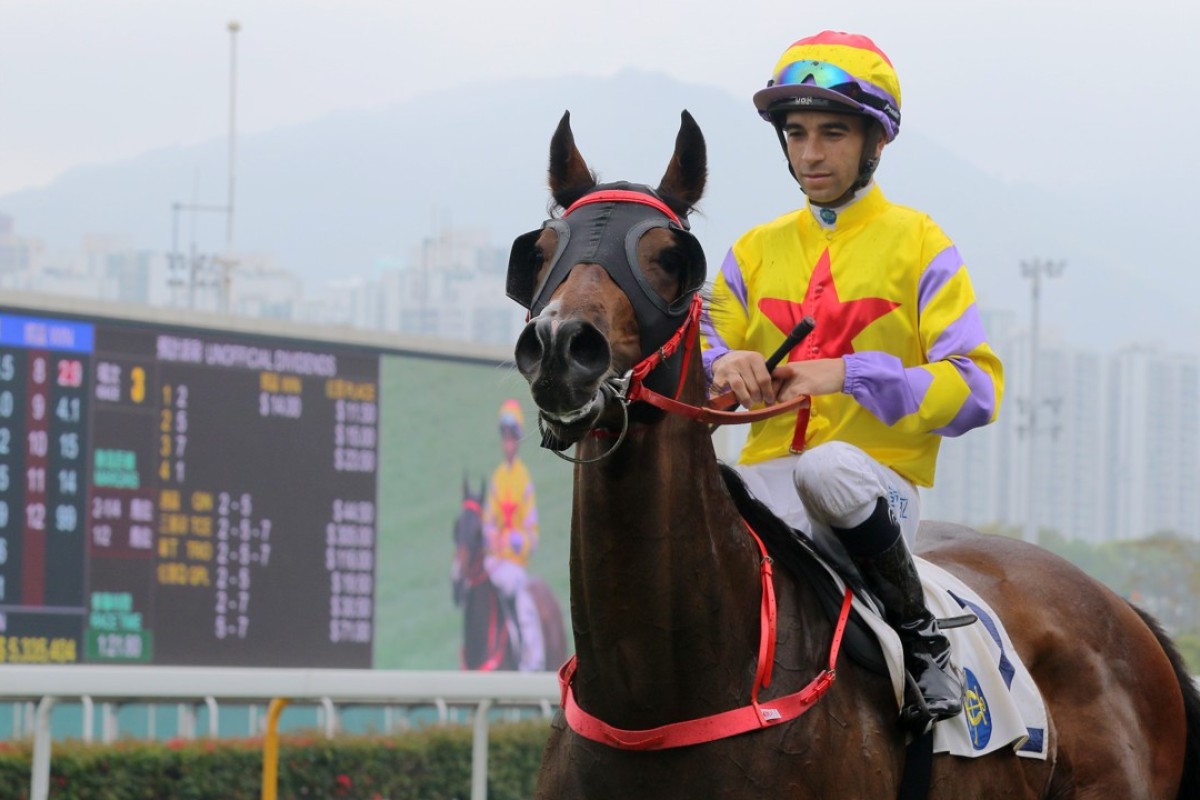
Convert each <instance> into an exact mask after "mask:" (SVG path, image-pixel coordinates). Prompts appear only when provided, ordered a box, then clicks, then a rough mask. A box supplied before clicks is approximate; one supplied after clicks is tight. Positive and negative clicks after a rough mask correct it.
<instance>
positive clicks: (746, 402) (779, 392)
mask: <svg viewBox="0 0 1200 800" xmlns="http://www.w3.org/2000/svg"><path fill="white" fill-rule="evenodd" d="M845 383H846V364H845V362H843V361H842V359H840V358H820V359H816V360H813V361H792V362H789V363H786V364H780V365H779V366H777V367H776V368H775V371H774V372H773V373H768V372H767V359H766V358H765V357H764V356H763V354H762V353H758V352H755V351H752V350H731V351H729V352H728V353H726V354H725V355H723V356H721V357H720V358H718V359H717V360H716V361H715V362H713V382H712V394H713V395H718V394H721V393H723V392H727V391H732V392H733V394H734V396H735V397H737V399H738V402H739V403H741V404H742V405H743V406H745V407H746V408H752V407H754V406H755V405H757V404H759V403H765V404H767V405H772V404H774V403H783V402H786V401H788V400H791V399H792V398H793V397H796V396H798V395H802V394H806V395H819V394H836V393H838V392H840V391H842V387H843V386H844V385H845Z"/></svg>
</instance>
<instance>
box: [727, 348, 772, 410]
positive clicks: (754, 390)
mask: <svg viewBox="0 0 1200 800" xmlns="http://www.w3.org/2000/svg"><path fill="white" fill-rule="evenodd" d="M725 392H733V394H734V396H735V397H736V398H737V400H738V402H739V403H741V404H742V405H743V406H744V407H746V408H753V407H754V406H756V405H758V404H759V403H767V404H768V405H770V404H771V403H774V402H775V387H774V386H773V385H772V384H771V374H770V373H769V372H767V359H766V358H765V357H764V356H763V354H762V353H758V352H755V351H753V350H730V351H729V352H728V353H726V354H725V355H723V356H721V357H720V358H718V359H717V360H716V361H714V362H713V381H712V390H711V393H712V395H713V396H716V395H719V394H724V393H725Z"/></svg>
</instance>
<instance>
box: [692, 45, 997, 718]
mask: <svg viewBox="0 0 1200 800" xmlns="http://www.w3.org/2000/svg"><path fill="white" fill-rule="evenodd" d="M754 104H755V106H756V107H757V109H758V113H759V114H760V115H761V116H762V117H763V119H765V120H766V121H768V122H770V123H771V124H772V125H773V126H774V128H775V131H776V133H777V134H778V137H779V142H780V144H781V145H782V146H783V150H784V153H785V155H786V157H787V162H788V168H789V170H790V171H791V174H792V176H793V178H795V180H796V181H797V183H799V185H800V189H801V191H803V192H804V194H805V195H807V198H808V199H807V203H806V204H805V207H803V208H801V209H799V210H796V211H792V212H790V213H787V214H785V215H783V216H781V217H779V218H777V219H775V220H773V221H771V222H767V223H766V224H763V225H759V226H758V227H755V228H752V229H751V230H750V231H749V232H747V233H746V234H744V235H743V236H742V237H741V238H740V239H738V240H737V241H736V242H735V243H734V245H733V247H732V248H731V249H730V251H729V254H728V255H727V256H726V257H725V261H724V263H723V264H722V266H721V270H720V273H719V274H718V275H717V276H716V279H715V281H714V284H713V288H712V296H711V298H710V299H708V300H707V301H706V304H705V310H704V315H703V317H702V321H701V330H702V347H703V352H704V365H705V369H706V370H707V372H708V375H709V378H710V380H711V389H712V392H713V393H714V394H717V393H719V392H723V391H729V390H732V391H733V392H734V394H735V395H736V396H737V399H738V401H739V402H741V403H742V404H743V405H744V406H746V407H747V408H749V407H751V406H754V405H758V404H762V403H766V404H772V403H777V402H784V401H786V400H789V399H791V398H793V397H796V396H797V395H809V396H810V397H811V404H810V407H809V408H806V409H802V410H801V411H799V412H798V413H794V414H787V415H781V416H777V417H773V418H770V419H768V420H765V421H762V422H757V423H755V424H754V425H753V426H752V427H751V429H750V433H749V436H748V439H747V441H746V444H745V447H744V448H743V450H742V453H741V457H740V460H739V464H738V470H739V472H740V473H741V475H742V477H743V478H744V479H745V481H746V483H747V486H748V487H749V488H750V490H751V491H752V492H754V494H755V495H756V496H757V497H758V498H759V499H760V500H762V501H763V502H765V503H766V504H767V505H768V506H770V507H771V508H772V509H773V510H775V511H776V513H777V514H778V515H779V516H780V517H782V518H783V519H784V520H785V521H787V522H789V523H791V524H792V525H793V527H796V528H798V529H801V530H806V531H811V532H813V533H821V534H822V536H825V535H826V534H827V533H832V534H833V535H834V536H836V539H837V540H838V541H840V542H841V544H842V545H843V546H844V547H845V549H846V551H847V552H848V554H849V555H850V557H851V558H852V560H853V561H854V562H855V563H856V564H857V566H858V567H859V569H860V570H861V572H862V574H863V576H864V578H865V579H866V581H867V583H868V585H869V586H870V587H871V588H872V589H873V590H874V592H875V593H876V594H877V595H878V596H879V598H880V600H881V601H882V603H883V605H884V609H885V612H886V616H887V619H888V622H889V623H890V624H891V625H892V626H893V627H894V628H895V629H896V631H897V633H898V634H899V636H900V639H901V641H902V643H903V645H904V651H905V664H906V667H907V668H908V670H909V671H910V672H911V673H912V674H913V676H914V677H915V678H916V680H917V683H918V686H919V687H920V690H921V693H922V694H923V695H924V700H925V705H926V708H925V709H921V708H920V707H919V706H910V707H909V708H906V709H905V712H904V715H903V716H904V717H905V719H906V720H910V721H915V720H920V721H922V722H926V721H928V720H929V719H930V718H932V719H933V720H935V721H936V720H937V719H945V718H948V717H952V716H954V715H956V714H958V713H959V712H960V711H961V710H962V681H961V678H960V676H959V675H958V674H957V671H956V670H955V669H954V667H953V666H952V665H951V663H950V644H949V642H948V641H947V639H946V637H945V636H944V635H943V634H942V633H941V631H940V630H939V629H938V624H937V621H936V620H935V619H934V617H933V615H932V614H931V613H930V612H929V610H928V609H927V608H926V605H925V599H924V593H923V591H922V588H921V582H920V580H919V578H918V575H917V570H916V567H915V565H914V563H913V560H912V556H911V555H910V550H909V547H910V546H911V544H912V543H913V541H914V539H915V536H916V531H917V524H918V522H919V518H920V497H919V495H918V493H917V487H918V486H932V485H933V478H934V468H935V465H936V461H937V453H938V447H939V445H940V443H941V439H942V437H943V436H959V435H961V434H963V433H966V432H967V431H968V430H971V429H972V428H976V427H979V426H982V425H986V424H988V423H990V422H992V421H994V420H995V419H996V415H997V412H998V410H999V407H1000V400H1001V395H1002V389H1003V370H1002V367H1001V364H1000V361H999V359H998V358H997V357H996V355H995V353H993V352H992V349H991V347H989V345H988V343H987V339H986V336H985V334H984V329H983V325H982V323H981V321H980V316H979V310H978V308H977V307H976V305H975V294H974V290H973V289H972V286H971V280H970V278H969V276H968V274H967V269H966V267H965V266H964V264H963V259H962V257H961V256H960V255H959V253H958V250H957V248H955V246H954V244H953V242H951V241H950V239H949V238H948V237H947V236H946V234H944V233H943V232H942V230H941V229H940V228H939V227H938V226H937V225H936V224H935V223H934V222H933V221H932V220H931V219H930V218H929V217H928V216H926V215H925V214H922V213H919V212H917V211H914V210H912V209H909V208H905V207H902V206H898V205H894V204H892V203H891V202H889V201H888V200H887V199H886V198H885V197H884V195H883V192H882V191H881V190H880V189H879V187H878V186H877V185H876V184H875V181H874V179H873V175H874V172H875V168H876V167H877V166H878V164H879V159H880V157H881V155H882V153H883V149H884V147H885V146H886V145H887V144H888V143H889V142H891V141H892V140H893V139H895V138H896V135H897V133H898V132H899V130H900V83H899V78H898V77H897V75H896V71H895V69H894V68H893V66H892V63H891V61H890V60H888V57H887V56H886V55H884V53H883V51H882V50H880V49H879V48H878V47H877V46H876V45H875V43H874V42H872V41H871V40H870V39H868V38H867V37H865V36H860V35H854V34H847V33H838V32H833V31H825V32H823V33H819V34H817V35H815V36H810V37H808V38H805V39H801V40H800V41H798V42H796V43H795V44H793V45H792V46H791V47H789V48H788V49H787V50H786V51H785V52H784V54H783V56H782V58H780V60H779V63H778V64H777V65H776V67H775V71H774V75H773V77H772V78H771V80H770V81H768V83H767V86H766V88H764V89H761V90H760V91H758V92H756V93H755V95H754ZM806 315H811V316H812V317H813V318H814V319H815V320H816V328H815V330H814V331H813V333H811V334H810V335H809V336H808V338H807V339H805V340H804V341H803V342H802V343H801V344H800V345H798V346H797V347H795V348H793V349H792V351H791V352H790V353H789V354H788V357H787V361H786V362H785V363H781V364H780V365H779V366H778V367H777V368H776V369H775V371H774V373H772V374H768V372H767V369H766V363H765V356H766V355H767V354H770V353H771V352H773V351H774V350H775V349H776V348H777V347H779V346H780V344H781V343H782V342H783V340H784V338H785V337H786V335H787V334H788V333H789V332H790V331H791V330H792V328H793V327H794V326H795V325H796V324H797V323H798V322H799V321H800V320H801V319H802V318H803V317H804V316H806ZM906 540H907V542H906Z"/></svg>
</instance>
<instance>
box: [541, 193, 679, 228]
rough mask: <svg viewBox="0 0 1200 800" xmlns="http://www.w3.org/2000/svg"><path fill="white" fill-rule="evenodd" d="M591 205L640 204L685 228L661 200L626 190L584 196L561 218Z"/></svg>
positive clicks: (677, 216) (572, 204) (676, 215)
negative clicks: (659, 212)
mask: <svg viewBox="0 0 1200 800" xmlns="http://www.w3.org/2000/svg"><path fill="white" fill-rule="evenodd" d="M592 203H640V204H642V205H644V206H650V207H651V208H653V209H656V210H658V211H661V212H662V213H663V214H666V216H667V219H669V220H671V222H674V223H675V224H676V225H678V226H679V227H681V228H685V227H687V226H685V225H684V224H683V220H681V219H680V218H679V215H678V214H676V213H675V212H674V211H672V210H671V207H670V206H668V205H667V204H666V203H664V202H663V201H662V200H659V199H658V198H657V197H655V196H654V195H650V194H645V193H643V192H633V191H630V190H628V189H605V190H603V191H600V192H592V193H591V194H585V195H584V196H583V197H581V198H579V199H578V200H576V201H575V202H574V203H571V205H570V206H569V207H568V208H567V210H566V211H564V212H563V217H568V216H570V215H571V212H572V211H574V210H575V209H577V208H579V207H580V206H586V205H590V204H592Z"/></svg>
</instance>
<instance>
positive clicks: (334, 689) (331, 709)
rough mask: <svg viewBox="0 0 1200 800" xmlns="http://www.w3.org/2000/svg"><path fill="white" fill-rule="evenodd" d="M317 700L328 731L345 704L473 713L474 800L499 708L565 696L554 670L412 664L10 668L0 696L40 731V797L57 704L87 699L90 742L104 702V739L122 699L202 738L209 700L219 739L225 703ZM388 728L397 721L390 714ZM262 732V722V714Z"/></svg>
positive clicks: (34, 796) (547, 704)
mask: <svg viewBox="0 0 1200 800" xmlns="http://www.w3.org/2000/svg"><path fill="white" fill-rule="evenodd" d="M277 698H278V699H285V700H288V701H290V702H291V703H293V704H301V705H313V706H317V707H318V709H320V710H319V711H318V720H319V721H320V725H321V727H322V728H323V729H324V732H325V735H326V736H332V735H334V733H335V732H336V731H337V729H338V727H339V709H340V708H341V707H343V706H348V705H352V706H382V707H384V708H385V713H386V710H387V709H391V708H394V707H405V708H411V707H418V706H428V707H432V708H434V709H435V710H436V713H437V719H438V720H439V721H441V722H445V721H447V720H448V719H449V715H450V713H451V711H452V710H453V709H462V708H466V709H470V713H471V716H472V717H473V738H472V751H471V800H485V798H486V796H487V737H488V719H489V716H490V712H491V711H492V710H493V709H496V708H504V707H509V708H512V709H519V708H522V707H524V708H533V709H536V710H538V711H540V712H541V713H542V714H543V715H544V716H547V717H548V716H550V714H551V713H552V711H553V709H554V708H555V706H556V705H557V703H558V700H559V690H558V683H557V681H556V678H555V675H554V673H551V672H539V673H522V672H493V673H480V672H435V671H428V672H422V671H406V670H333V669H282V670H277V669H221V668H208V667H100V666H63V667H47V666H13V665H7V666H3V667H0V702H10V703H13V704H14V705H13V709H14V711H13V730H14V733H20V732H21V731H22V730H24V731H25V732H26V735H30V734H32V737H33V770H32V775H31V779H30V793H29V797H30V800H47V798H48V796H49V786H50V758H51V749H52V746H53V736H52V734H51V724H50V723H51V712H52V711H53V709H54V707H55V705H56V704H57V703H60V702H63V701H72V702H76V701H77V702H79V703H81V705H82V709H83V722H82V725H81V733H82V738H84V739H85V740H90V739H91V736H92V733H91V732H92V730H93V729H94V713H95V704H96V703H100V704H101V709H102V726H101V727H102V731H103V738H104V739H105V740H109V741H111V739H113V738H115V737H116V735H117V734H116V730H117V726H116V711H115V709H116V708H118V707H119V706H120V705H121V704H126V703H140V704H162V703H176V704H179V723H178V732H179V735H180V736H181V737H182V738H190V737H191V736H194V735H195V722H196V716H195V711H196V709H197V708H198V707H199V706H205V707H206V709H207V712H208V728H209V730H208V735H210V736H215V735H216V732H217V719H218V713H219V707H220V704H221V703H226V704H230V703H232V704H242V705H244V704H251V708H252V709H256V708H257V704H260V703H268V702H270V701H271V700H274V699H277ZM387 719H388V723H387V724H388V725H390V724H391V719H390V717H388V718H387ZM251 720H252V721H251V727H252V731H251V732H252V733H254V732H256V731H255V730H253V729H256V728H257V721H256V719H255V716H254V713H253V711H252V716H251Z"/></svg>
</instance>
